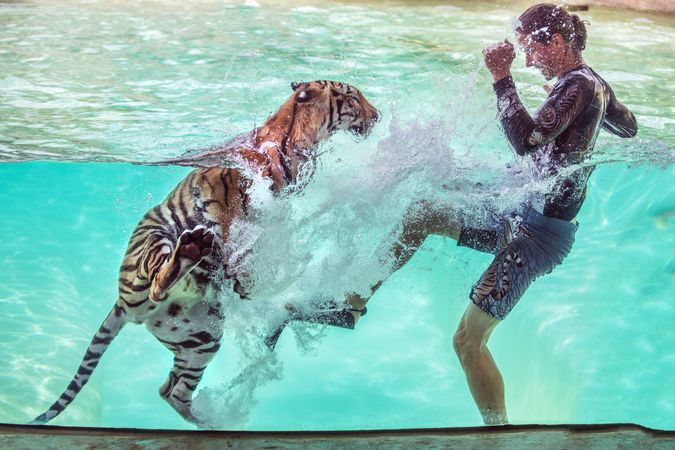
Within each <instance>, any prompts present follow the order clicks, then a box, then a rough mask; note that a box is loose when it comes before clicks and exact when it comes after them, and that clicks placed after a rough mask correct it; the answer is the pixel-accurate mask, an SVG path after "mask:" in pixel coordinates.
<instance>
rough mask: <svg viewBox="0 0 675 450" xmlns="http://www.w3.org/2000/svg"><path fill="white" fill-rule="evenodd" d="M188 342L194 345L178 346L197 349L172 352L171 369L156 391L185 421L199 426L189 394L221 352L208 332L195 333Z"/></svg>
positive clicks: (187, 343)
mask: <svg viewBox="0 0 675 450" xmlns="http://www.w3.org/2000/svg"><path fill="white" fill-rule="evenodd" d="M191 338H192V339H194V341H192V340H189V341H184V342H181V343H178V345H193V344H194V345H198V346H197V347H194V348H191V349H184V350H179V351H176V352H174V353H175V356H174V359H173V368H172V369H171V372H170V373H169V377H168V378H167V379H166V381H165V382H164V384H163V385H162V387H160V388H159V395H160V396H161V397H162V398H163V399H164V400H166V402H167V403H168V404H169V405H171V407H172V408H173V409H175V410H176V412H177V413H178V414H180V415H181V416H182V417H183V418H184V419H185V420H187V421H189V422H192V423H194V424H197V425H200V424H201V422H202V421H201V420H199V419H198V418H197V417H195V415H194V414H193V412H192V394H193V393H194V391H195V389H196V388H197V385H198V384H199V382H200V381H201V379H202V376H203V375H204V370H206V366H208V364H209V363H210V362H211V360H212V359H213V357H214V356H215V354H216V352H217V351H218V349H219V348H220V343H219V342H218V340H216V338H215V337H214V336H213V335H211V334H210V333H208V332H200V333H195V334H193V335H191Z"/></svg>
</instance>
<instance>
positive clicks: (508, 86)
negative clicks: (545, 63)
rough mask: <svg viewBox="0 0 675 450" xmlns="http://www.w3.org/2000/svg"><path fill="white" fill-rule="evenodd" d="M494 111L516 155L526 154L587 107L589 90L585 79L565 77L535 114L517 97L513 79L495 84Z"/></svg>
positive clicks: (545, 141)
mask: <svg viewBox="0 0 675 450" xmlns="http://www.w3.org/2000/svg"><path fill="white" fill-rule="evenodd" d="M493 86H494V90H495V93H496V94H497V110H498V113H499V119H500V120H501V123H502V128H503V129H504V133H505V134H506V137H507V139H508V141H509V143H510V144H511V146H512V147H513V149H514V150H515V151H516V153H517V154H519V155H521V156H522V155H526V154H528V153H531V152H533V151H535V150H536V149H537V148H539V147H540V146H542V145H545V144H547V143H549V142H551V141H552V140H553V139H555V138H556V137H558V135H559V134H560V133H562V132H563V131H565V129H566V128H567V127H568V126H569V125H570V123H572V121H573V120H574V119H575V118H576V117H577V116H578V115H579V114H580V113H581V112H583V111H584V109H586V107H587V106H588V104H589V101H590V97H591V95H592V92H589V89H588V86H585V84H584V78H583V77H579V78H576V79H571V80H567V81H566V82H565V83H561V84H560V85H556V87H555V88H554V89H553V91H551V93H550V94H549V96H548V98H547V99H546V101H545V102H544V104H543V105H542V106H541V107H540V108H539V109H538V110H537V112H536V113H535V114H534V116H530V114H529V113H528V112H527V110H525V107H524V106H523V104H522V103H521V101H520V98H519V97H518V93H517V92H516V85H515V84H514V83H513V78H511V77H510V76H509V77H506V78H502V79H501V80H499V81H497V82H495V83H494V85H493Z"/></svg>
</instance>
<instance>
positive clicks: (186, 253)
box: [177, 225, 215, 264]
mask: <svg viewBox="0 0 675 450" xmlns="http://www.w3.org/2000/svg"><path fill="white" fill-rule="evenodd" d="M214 237H215V233H214V232H213V231H212V230H209V229H208V228H206V227H203V226H202V225H198V226H196V227H195V228H194V229H193V230H186V231H183V234H181V235H180V238H178V249H177V250H178V256H179V257H181V258H186V259H188V260H190V261H191V262H192V263H193V264H196V263H198V262H199V261H201V260H202V258H204V257H205V256H208V255H210V254H211V252H212V251H213V238H214Z"/></svg>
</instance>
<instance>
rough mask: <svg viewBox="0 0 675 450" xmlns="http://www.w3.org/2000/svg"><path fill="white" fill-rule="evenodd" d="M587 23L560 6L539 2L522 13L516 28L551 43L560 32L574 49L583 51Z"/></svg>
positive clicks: (535, 38) (537, 40)
mask: <svg viewBox="0 0 675 450" xmlns="http://www.w3.org/2000/svg"><path fill="white" fill-rule="evenodd" d="M585 23H588V22H584V21H583V20H581V18H579V16H577V15H576V14H570V13H569V12H567V11H566V10H565V9H564V8H562V7H560V6H556V5H553V4H551V3H539V4H537V5H533V6H531V7H529V8H528V9H527V10H526V11H525V12H524V13H522V14H521V15H520V17H519V18H518V21H517V23H516V27H515V28H516V31H517V32H520V33H523V34H526V35H527V36H529V37H530V38H531V39H532V40H534V41H536V42H541V43H542V44H549V43H550V42H551V37H553V35H554V34H556V33H558V34H560V36H562V38H563V39H564V40H565V42H567V43H568V44H569V45H570V47H572V49H573V50H575V51H577V52H581V51H582V50H583V49H585V48H586V25H585Z"/></svg>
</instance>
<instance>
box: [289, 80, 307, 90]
mask: <svg viewBox="0 0 675 450" xmlns="http://www.w3.org/2000/svg"><path fill="white" fill-rule="evenodd" d="M303 84H306V83H305V82H303V81H301V82H299V83H296V82H295V81H294V82H292V83H291V89H293V91H297V90H298V88H299V87H300V86H302V85H303Z"/></svg>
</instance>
